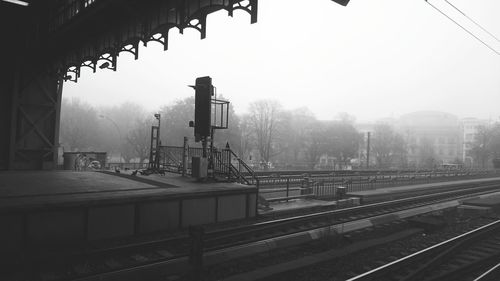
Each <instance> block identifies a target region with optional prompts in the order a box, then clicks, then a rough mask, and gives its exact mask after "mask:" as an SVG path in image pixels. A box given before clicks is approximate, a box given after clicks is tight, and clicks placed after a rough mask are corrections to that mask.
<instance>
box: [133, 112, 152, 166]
mask: <svg viewBox="0 0 500 281" xmlns="http://www.w3.org/2000/svg"><path fill="white" fill-rule="evenodd" d="M151 116H152V115H151ZM155 122H156V120H155V119H154V118H153V117H146V118H143V119H136V121H135V125H134V127H133V128H132V130H130V131H129V132H128V134H127V136H126V140H127V145H126V147H127V150H130V151H131V152H132V155H133V157H138V158H139V162H140V163H143V162H144V160H146V159H148V158H149V152H150V148H151V147H150V146H151V126H152V124H154V123H155Z"/></svg>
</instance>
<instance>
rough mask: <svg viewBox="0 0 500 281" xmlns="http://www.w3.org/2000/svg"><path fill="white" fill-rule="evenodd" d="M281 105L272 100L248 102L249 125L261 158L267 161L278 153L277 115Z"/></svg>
mask: <svg viewBox="0 0 500 281" xmlns="http://www.w3.org/2000/svg"><path fill="white" fill-rule="evenodd" d="M280 113H281V105H280V104H279V103H278V102H277V101H274V100H260V101H256V102H253V103H251V104H250V114H249V116H250V118H249V125H250V126H251V128H252V130H253V131H254V134H255V141H256V146H257V149H258V151H259V154H260V157H261V160H262V161H264V162H265V163H268V162H269V161H270V160H271V157H272V156H274V155H276V154H277V153H279V146H280V145H279V144H278V143H277V138H278V134H279V121H280V120H279V115H280Z"/></svg>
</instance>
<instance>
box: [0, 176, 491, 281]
mask: <svg viewBox="0 0 500 281" xmlns="http://www.w3.org/2000/svg"><path fill="white" fill-rule="evenodd" d="M497 189H498V184H491V183H490V184H486V185H481V186H477V187H473V188H470V187H469V188H463V189H460V190H456V191H445V192H440V193H436V194H431V195H422V196H417V197H412V198H407V199H399V200H393V201H389V202H382V203H375V204H370V205H364V206H357V207H352V208H346V209H339V210H329V211H323V212H319V213H314V214H306V215H301V216H295V217H289V218H282V219H278V220H271V221H264V222H258V223H254V224H249V225H243V226H237V227H231V228H226V229H219V230H213V231H209V232H207V233H206V234H205V236H204V250H205V252H214V251H223V250H224V249H227V248H231V247H238V246H241V245H244V244H249V243H255V242H259V241H262V240H266V239H271V238H277V237H282V236H287V235H291V234H296V233H300V232H306V231H311V230H315V229H320V228H324V227H328V226H331V225H336V224H343V223H347V222H353V221H358V220H361V219H367V218H372V217H377V216H378V217H380V216H383V215H388V216H390V215H391V214H392V213H394V212H398V211H402V210H408V209H413V208H418V207H422V206H426V205H430V204H438V203H443V202H447V201H451V200H460V199H465V198H470V197H474V196H478V195H481V194H485V193H489V192H491V191H492V190H497ZM189 251H190V240H189V237H188V236H179V237H174V238H169V239H159V240H156V241H147V242H142V243H134V244H127V245H120V246H113V247H104V248H100V249H94V250H86V251H85V252H84V254H81V253H78V254H74V255H65V256H64V255H63V256H64V258H63V259H60V258H58V257H57V255H53V256H52V257H47V256H45V257H43V258H38V259H34V260H33V261H32V262H31V264H30V265H29V266H28V267H25V268H24V269H23V270H24V271H26V272H30V274H29V276H28V277H29V279H30V280H54V281H56V280H57V281H59V280H125V279H124V277H125V276H126V277H130V276H133V275H134V273H136V272H142V273H141V275H140V276H146V275H144V274H145V272H151V274H153V275H154V274H165V272H163V271H164V270H163V269H162V267H164V265H166V264H172V263H174V264H187V260H188V253H189ZM177 269H179V270H180V271H182V270H183V268H177ZM184 269H185V268H184ZM0 277H1V276H0ZM5 280H9V279H5ZM129 280H132V279H129Z"/></svg>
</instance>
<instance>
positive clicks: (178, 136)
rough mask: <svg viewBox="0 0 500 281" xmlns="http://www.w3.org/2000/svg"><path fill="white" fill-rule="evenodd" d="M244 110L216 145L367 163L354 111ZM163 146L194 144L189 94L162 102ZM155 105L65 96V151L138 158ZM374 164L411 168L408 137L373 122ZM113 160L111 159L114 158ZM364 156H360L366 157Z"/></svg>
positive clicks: (484, 150)
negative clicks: (95, 102) (326, 115)
mask: <svg viewBox="0 0 500 281" xmlns="http://www.w3.org/2000/svg"><path fill="white" fill-rule="evenodd" d="M248 108H249V110H248V112H247V113H245V114H241V115H237V114H236V113H235V112H234V110H233V108H232V107H230V110H229V129H227V130H216V132H215V143H216V146H218V147H224V146H226V144H229V145H230V147H231V149H232V150H233V151H235V152H236V153H237V154H238V155H239V157H240V158H242V159H244V160H245V161H247V162H250V163H256V164H259V163H260V164H264V165H263V166H262V167H261V168H269V164H271V165H275V166H277V168H294V167H297V168H302V169H314V168H317V167H318V164H319V163H320V158H321V157H323V158H325V157H326V158H328V159H334V160H335V161H337V162H338V163H351V162H352V163H355V164H356V163H357V164H358V165H365V164H364V163H365V162H366V151H367V149H366V145H367V143H366V141H367V140H366V135H364V134H362V133H360V132H359V131H357V130H356V128H355V118H354V117H353V116H351V115H349V114H347V113H341V114H338V115H337V116H336V117H335V118H333V119H332V120H327V121H324V120H318V119H317V118H316V117H315V115H314V113H313V112H311V111H310V110H309V109H308V108H307V107H302V108H297V109H293V110H286V109H284V108H283V106H282V105H281V104H280V103H279V102H278V101H275V100H258V101H255V102H252V103H251V104H249V107H248ZM159 113H161V129H160V131H161V138H160V139H161V141H162V145H173V146H181V145H182V143H183V138H184V137H185V136H186V137H188V138H189V144H190V145H192V146H194V145H199V144H195V143H194V137H193V128H190V127H189V126H188V123H189V121H190V120H193V119H194V97H188V98H185V99H182V100H178V101H176V102H174V103H172V104H168V105H164V106H161V107H160V110H159ZM153 114H154V112H148V111H146V110H145V109H144V108H143V107H142V106H140V105H137V104H134V103H129V102H127V103H123V104H120V105H116V106H108V107H93V106H91V105H89V104H87V103H84V102H82V101H80V100H78V99H73V100H67V99H63V104H62V111H61V129H60V142H61V145H62V146H63V147H64V150H65V151H106V152H108V154H110V155H113V156H114V159H116V157H121V159H122V161H124V162H129V161H131V160H135V161H139V162H143V161H145V160H146V159H148V157H149V149H150V136H151V126H152V125H153V124H157V120H156V119H155V118H154V117H153ZM421 146H422V147H420V148H419V150H418V151H419V158H420V159H419V163H421V167H422V168H432V167H433V166H434V165H435V154H434V151H433V149H432V144H428V145H425V142H424V143H423V144H421ZM473 146H474V148H473V149H472V154H473V156H474V159H477V160H478V161H480V162H481V163H486V162H487V161H489V160H490V159H492V158H495V157H500V153H498V152H499V151H500V125H498V124H497V125H496V126H493V127H492V128H485V129H484V130H482V131H481V132H480V134H479V136H478V138H477V140H476V142H475V143H474V144H473ZM370 159H371V160H372V161H373V162H372V161H370V162H371V166H372V167H377V168H406V167H408V144H407V143H406V141H405V139H404V138H403V136H402V135H400V134H398V133H397V132H396V131H395V130H394V129H393V128H392V127H391V126H389V125H386V124H378V125H376V126H375V128H374V130H373V132H372V135H371V145H370ZM115 161H116V160H115ZM363 161H365V162H363Z"/></svg>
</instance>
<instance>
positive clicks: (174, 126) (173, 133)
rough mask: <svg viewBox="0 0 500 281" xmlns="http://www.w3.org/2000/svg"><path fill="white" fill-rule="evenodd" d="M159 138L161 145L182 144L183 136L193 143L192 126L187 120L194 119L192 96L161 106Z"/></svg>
mask: <svg viewBox="0 0 500 281" xmlns="http://www.w3.org/2000/svg"><path fill="white" fill-rule="evenodd" d="M160 112H161V139H162V140H163V145H174V146H182V144H183V142H184V137H188V138H189V139H190V141H191V143H193V141H194V136H193V133H194V131H193V128H190V127H189V121H192V120H194V96H193V97H188V98H185V99H182V100H178V101H176V102H175V103H174V104H171V105H166V106H163V107H161V110H160Z"/></svg>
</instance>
